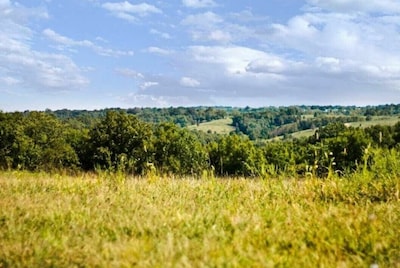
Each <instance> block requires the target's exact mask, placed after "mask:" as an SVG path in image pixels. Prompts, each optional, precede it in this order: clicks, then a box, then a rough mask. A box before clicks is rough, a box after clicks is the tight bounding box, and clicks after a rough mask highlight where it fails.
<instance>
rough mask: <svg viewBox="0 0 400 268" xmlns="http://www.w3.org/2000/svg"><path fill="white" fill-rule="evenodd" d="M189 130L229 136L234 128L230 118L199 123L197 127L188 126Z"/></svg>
mask: <svg viewBox="0 0 400 268" xmlns="http://www.w3.org/2000/svg"><path fill="white" fill-rule="evenodd" d="M189 129H195V130H200V131H204V132H211V133H217V134H229V133H230V132H232V131H235V128H234V127H233V126H232V118H230V117H228V118H224V119H218V120H213V121H210V122H206V123H201V124H199V125H192V126H189Z"/></svg>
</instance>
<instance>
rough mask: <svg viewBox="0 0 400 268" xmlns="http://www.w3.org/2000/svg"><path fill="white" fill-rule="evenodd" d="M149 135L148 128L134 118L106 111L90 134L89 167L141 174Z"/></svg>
mask: <svg viewBox="0 0 400 268" xmlns="http://www.w3.org/2000/svg"><path fill="white" fill-rule="evenodd" d="M151 136H152V130H151V127H150V126H149V125H148V124H147V123H144V122H141V121H139V119H137V117H136V116H133V115H129V114H127V113H125V112H122V111H120V112H116V111H108V112H107V114H106V116H105V117H104V118H103V119H102V120H101V121H100V122H99V123H98V124H96V125H95V126H94V127H93V128H92V129H91V130H90V131H89V139H88V152H87V155H88V157H89V159H90V164H91V165H90V167H91V168H95V167H100V168H102V169H107V170H120V171H125V172H129V173H136V174H141V173H143V172H144V171H145V170H146V167H147V163H148V162H149V157H150V155H149V153H148V152H149V151H151V148H149V146H151V143H150V140H151Z"/></svg>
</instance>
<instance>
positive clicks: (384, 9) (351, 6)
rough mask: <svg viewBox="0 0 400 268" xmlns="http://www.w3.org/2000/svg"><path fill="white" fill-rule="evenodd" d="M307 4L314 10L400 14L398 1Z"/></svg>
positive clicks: (332, 0)
mask: <svg viewBox="0 0 400 268" xmlns="http://www.w3.org/2000/svg"><path fill="white" fill-rule="evenodd" d="M307 2H308V3H309V4H310V5H311V7H313V8H320V9H322V10H327V11H334V12H341V13H349V12H372V13H377V12H379V13H389V14H390V13H400V2H399V1H397V0H369V1H365V0H345V1H344V0H308V1H307Z"/></svg>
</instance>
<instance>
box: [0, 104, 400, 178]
mask: <svg viewBox="0 0 400 268" xmlns="http://www.w3.org/2000/svg"><path fill="white" fill-rule="evenodd" d="M95 118H96V119H95V120H92V119H90V118H89V119H88V118H85V117H81V118H78V119H77V118H74V119H71V117H68V116H67V117H65V118H63V119H61V118H60V117H59V116H56V115H55V114H54V113H50V112H48V111H47V112H36V111H33V112H23V113H20V112H14V113H4V112H0V167H1V168H2V169H12V170H33V171H37V170H45V171H51V170H63V169H66V170H72V171H73V170H81V171H96V170H108V171H120V172H125V173H127V174H132V175H145V174H146V173H148V172H158V173H160V174H174V175H182V176H184V175H193V176H201V175H202V174H204V173H208V174H213V175H216V176H248V177H256V176H261V177H264V176H276V175H287V176H318V177H326V176H331V175H332V174H337V175H339V176H341V175H345V174H351V173H353V172H357V171H359V170H360V169H363V170H366V169H369V170H388V169H390V170H394V171H393V172H395V171H396V170H397V166H398V164H399V163H397V162H396V161H397V159H400V157H399V156H400V147H399V146H398V143H399V142H400V123H397V124H396V125H394V126H380V125H377V126H372V127H368V128H365V129H362V128H354V127H347V126H346V125H345V124H344V123H343V122H333V123H329V124H327V125H326V126H323V127H319V128H316V130H315V134H314V135H313V136H311V137H308V138H301V139H294V140H287V141H274V142H266V141H252V140H251V139H250V138H249V137H248V136H246V135H243V134H241V133H231V134H230V135H217V134H212V133H203V132H196V131H191V130H188V129H187V128H183V127H181V126H179V125H177V124H176V122H161V123H150V122H145V121H143V120H141V119H139V117H138V116H137V115H134V114H132V113H127V112H126V111H125V110H118V111H116V110H109V111H106V112H105V113H104V115H99V116H96V117H95ZM378 167H379V168H378ZM396 172H397V171H396ZM399 175H400V172H399Z"/></svg>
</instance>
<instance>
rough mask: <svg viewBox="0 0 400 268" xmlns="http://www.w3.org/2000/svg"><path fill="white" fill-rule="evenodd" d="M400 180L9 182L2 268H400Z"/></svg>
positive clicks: (34, 177) (25, 176)
mask: <svg viewBox="0 0 400 268" xmlns="http://www.w3.org/2000/svg"><path fill="white" fill-rule="evenodd" d="M399 190H400V182H399V180H397V179H390V178H386V179H385V180H368V179H366V178H361V177H353V178H345V179H343V178H342V179H329V180H316V179H307V180H296V179H293V180H283V181H282V180H256V179H253V180H243V179H236V180H233V179H232V180H230V179H229V180H227V179H223V180H215V179H204V180H195V179H190V178H188V179H173V178H168V179H167V178H156V177H152V178H149V179H144V178H143V179H139V178H131V179H127V180H125V178H123V177H121V176H118V175H114V176H113V177H109V176H106V175H102V176H94V175H88V174H83V175H81V176H79V177H67V176H59V175H52V176H50V175H46V174H30V173H21V172H12V173H11V172H2V173H0V206H1V209H0V227H1V228H0V267H67V266H68V267H72V266H76V267H84V266H86V267H134V266H137V267H370V265H372V264H374V263H376V264H378V265H379V267H400V255H399V252H400V240H399V239H398V238H399V236H400V232H399V230H400V199H399Z"/></svg>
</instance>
